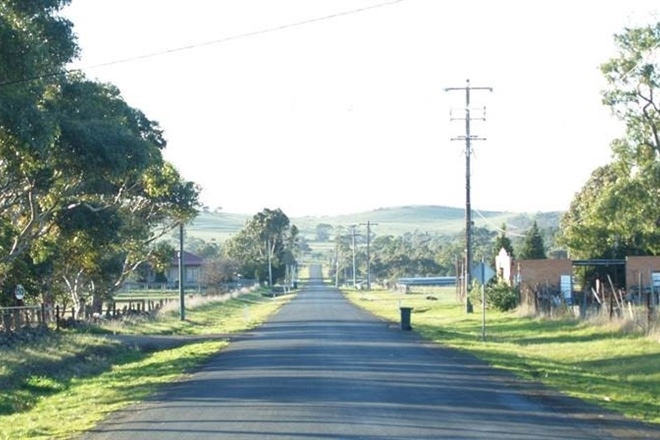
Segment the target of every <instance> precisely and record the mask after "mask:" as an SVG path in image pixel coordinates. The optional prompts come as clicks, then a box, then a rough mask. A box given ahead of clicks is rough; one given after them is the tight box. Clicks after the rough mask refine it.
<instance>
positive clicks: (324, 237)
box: [316, 223, 333, 241]
mask: <svg viewBox="0 0 660 440" xmlns="http://www.w3.org/2000/svg"><path fill="white" fill-rule="evenodd" d="M332 229H333V228H332V225H330V224H328V223H319V224H318V225H316V241H328V239H330V234H331V233H332Z"/></svg>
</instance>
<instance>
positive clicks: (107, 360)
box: [0, 291, 291, 440]
mask: <svg viewBox="0 0 660 440" xmlns="http://www.w3.org/2000/svg"><path fill="white" fill-rule="evenodd" d="M290 298H291V296H290V295H289V296H284V297H277V298H275V299H272V298H270V297H265V296H263V295H262V292H260V291H255V292H252V293H247V294H244V295H241V296H239V297H237V298H232V299H228V300H227V299H222V300H221V299H219V298H216V299H213V298H195V299H190V300H189V301H187V303H186V320H185V321H182V320H181V319H180V315H179V309H178V307H171V308H170V310H169V311H168V310H162V311H161V316H160V317H159V319H146V318H139V319H131V320H128V321H125V322H122V323H116V322H108V323H106V324H104V325H101V326H100V327H95V328H87V329H86V330H84V331H81V330H77V331H72V330H67V331H60V332H55V331H51V332H50V333H49V335H48V336H47V337H39V338H35V339H34V340H33V341H32V342H29V343H25V344H21V345H17V346H13V347H0V439H3V440H4V439H11V440H16V439H44V440H45V439H49V440H50V439H68V438H71V437H73V436H74V435H75V434H77V433H80V432H82V431H85V430H87V429H90V428H91V427H93V426H94V425H95V424H96V423H98V422H99V421H100V420H101V419H103V417H104V416H106V415H107V414H108V413H110V412H112V411H116V410H118V409H121V408H124V407H126V406H128V405H130V404H132V403H135V402H138V401H141V400H143V399H144V398H146V397H147V396H149V395H150V394H152V393H154V392H155V391H156V390H158V388H159V387H160V386H161V385H162V384H165V383H170V382H173V381H176V380H180V379H181V378H183V377H186V375H187V374H189V373H190V372H191V371H193V370H194V369H195V368H197V367H198V366H199V365H201V364H202V363H204V362H205V361H206V360H207V359H208V358H209V357H210V356H213V355H215V354H217V352H218V351H219V350H221V349H222V348H223V347H224V346H226V345H227V343H228V342H227V341H226V340H223V339H219V338H216V339H210V340H208V341H204V342H197V343H190V344H187V345H184V346H181V347H177V348H170V349H165V350H160V351H154V352H149V351H141V350H139V349H138V348H136V347H135V346H130V345H126V344H120V343H119V342H117V341H115V340H113V339H109V338H106V337H104V336H103V335H102V334H98V333H104V332H113V333H122V334H138V335H143V334H151V335H154V334H157V335H209V334H211V335H213V334H226V333H232V332H238V331H243V330H246V329H249V328H253V327H255V326H257V325H259V324H260V323H262V322H263V321H264V320H265V319H266V317H268V316H270V315H271V314H272V313H273V312H275V311H276V310H277V309H279V308H280V307H281V306H282V305H283V304H285V303H286V302H287V301H288V300H289V299H290Z"/></svg>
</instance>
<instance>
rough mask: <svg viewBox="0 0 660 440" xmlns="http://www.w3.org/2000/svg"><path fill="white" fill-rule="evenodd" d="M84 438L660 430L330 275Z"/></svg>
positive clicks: (641, 434) (643, 433) (562, 434)
mask: <svg viewBox="0 0 660 440" xmlns="http://www.w3.org/2000/svg"><path fill="white" fill-rule="evenodd" d="M413 324H414V323H413ZM82 438H83V439H85V440H100V439H112V440H129V439H130V440H137V439H149V440H152V439H159V440H164V439H176V440H187V439H231V440H248V439H249V440H264V439H277V440H280V439H295V440H307V439H310V440H311V439H347V440H351V439H488V440H498V439H502V440H515V439H546V440H586V439H600V440H602V439H635V438H660V430H656V429H655V428H652V427H645V426H643V425H641V424H638V423H635V422H630V421H625V420H621V419H620V418H618V419H617V418H614V417H613V416H612V415H604V414H602V413H600V412H599V411H597V410H595V409H593V408H587V407H585V406H582V405H577V404H576V403H575V402H574V401H573V400H572V399H566V398H555V397H551V396H549V394H548V393H547V392H543V391H542V390H541V389H540V387H538V386H536V385H532V384H527V383H523V382H520V381H517V380H515V379H513V378H512V377H510V376H508V375H507V374H505V373H502V372H499V371H496V370H493V369H491V368H489V367H488V366H486V365H484V364H483V363H481V362H479V361H477V360H476V359H474V358H472V357H470V356H468V355H464V354H460V353H458V352H455V351H453V350H450V349H446V348H442V347H437V346H431V345H429V344H426V343H424V342H423V341H421V340H420V339H419V338H418V337H417V336H416V335H415V334H414V333H412V332H403V331H401V330H400V329H399V328H398V327H397V326H392V325H387V323H385V322H383V321H381V320H379V319H376V318H374V317H373V316H371V315H369V314H368V313H365V312H363V311H361V310H360V309H358V308H356V307H354V306H353V305H351V304H350V303H348V302H347V301H346V300H345V299H344V298H343V296H342V295H341V294H340V292H338V291H337V290H336V289H333V288H331V287H327V286H324V285H323V284H322V283H321V281H320V278H319V279H318V281H317V282H313V281H312V282H310V283H309V284H308V285H306V286H305V287H304V288H303V289H302V291H301V292H300V293H299V294H298V296H297V297H296V298H295V299H293V300H292V301H291V302H290V303H289V304H287V305H286V306H284V307H283V308H282V309H281V310H280V311H279V312H278V313H277V314H276V315H275V316H274V317H273V318H272V319H271V320H270V321H269V322H268V323H266V324H265V325H264V326H262V327H261V328H259V329H257V330H255V331H253V332H250V333H249V334H247V335H246V336H245V337H243V338H240V339H239V340H237V341H235V342H233V343H231V344H230V345H229V347H227V348H226V349H224V350H223V351H222V352H220V353H219V354H218V356H216V357H215V358H213V359H212V360H211V361H210V362H208V363H207V364H206V365H205V366H204V368H202V369H201V370H200V371H199V372H197V373H196V374H194V375H193V376H192V377H191V378H190V379H188V380H185V381H183V382H180V383H175V384H172V385H170V386H168V387H166V388H164V389H163V390H162V392H160V393H158V395H156V396H154V397H153V398H151V399H150V400H148V401H147V402H144V403H142V404H140V405H137V406H134V407H131V408H128V409H127V410H125V411H121V412H119V413H116V414H113V415H112V416H111V417H110V418H109V419H108V420H106V421H105V422H104V423H102V424H101V425H99V426H98V427H97V428H95V429H94V430H92V431H90V432H88V433H86V434H85V435H84V436H82Z"/></svg>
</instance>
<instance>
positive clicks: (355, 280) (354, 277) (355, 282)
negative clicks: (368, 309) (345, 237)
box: [351, 225, 357, 288]
mask: <svg viewBox="0 0 660 440" xmlns="http://www.w3.org/2000/svg"><path fill="white" fill-rule="evenodd" d="M351 237H352V239H353V288H355V285H356V284H357V278H356V274H355V225H351Z"/></svg>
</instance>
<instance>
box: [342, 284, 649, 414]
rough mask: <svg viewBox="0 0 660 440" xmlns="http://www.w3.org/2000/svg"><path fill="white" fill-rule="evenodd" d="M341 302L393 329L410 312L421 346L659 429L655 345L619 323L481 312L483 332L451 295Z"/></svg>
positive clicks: (353, 296) (372, 295)
mask: <svg viewBox="0 0 660 440" xmlns="http://www.w3.org/2000/svg"><path fill="white" fill-rule="evenodd" d="M344 294H345V295H346V297H347V298H348V299H349V300H351V301H352V302H353V303H355V304H357V305H359V306H360V307H362V308H364V309H366V310H368V311H370V312H372V313H374V314H376V315H379V316H381V317H383V318H386V319H388V320H390V321H393V322H399V319H400V311H399V307H400V306H405V307H413V312H412V315H411V321H412V327H413V329H414V330H415V331H416V332H417V333H419V334H420V335H421V336H423V337H424V338H425V339H428V340H430V341H433V342H436V343H439V344H443V345H446V346H450V347H453V348H457V349H459V350H462V351H466V352H469V353H471V354H473V355H475V356H477V357H478V358H480V359H483V360H485V361H486V362H488V363H489V364H490V365H492V366H494V367H496V368H501V369H505V370H508V371H511V372H512V373H514V374H516V375H517V376H519V377H522V378H525V379H530V380H536V381H540V382H542V383H543V384H545V385H547V386H549V387H551V388H553V389H556V390H559V391H561V392H563V393H566V394H568V395H571V396H574V397H577V398H580V399H582V400H584V401H587V402H590V403H593V404H596V405H599V406H601V407H604V408H607V409H609V410H613V411H616V412H618V413H620V414H623V415H625V416H627V417H630V418H634V419H637V420H642V421H645V422H651V423H656V424H659V423H660V370H659V369H658V365H660V343H658V341H657V340H654V338H652V337H649V336H647V335H645V334H641V333H639V332H635V331H634V330H633V331H631V330H630V329H629V327H627V326H626V325H625V323H623V322H618V321H616V322H613V321H598V322H594V321H588V322H584V321H578V320H576V319H573V318H570V317H563V318H535V317H527V316H521V315H519V314H518V313H516V312H507V313H502V312H495V311H490V310H488V311H486V314H485V318H486V319H485V326H484V325H483V317H484V315H483V314H482V313H481V308H480V307H475V311H474V313H471V314H468V313H466V311H465V306H464V305H462V304H459V302H458V301H457V300H456V297H455V292H454V290H453V288H449V289H434V290H424V291H419V292H417V293H412V294H407V295H406V294H402V293H393V292H390V291H370V292H358V291H349V290H345V291H344ZM484 329H485V338H484V337H483V335H484Z"/></svg>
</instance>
